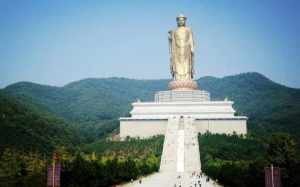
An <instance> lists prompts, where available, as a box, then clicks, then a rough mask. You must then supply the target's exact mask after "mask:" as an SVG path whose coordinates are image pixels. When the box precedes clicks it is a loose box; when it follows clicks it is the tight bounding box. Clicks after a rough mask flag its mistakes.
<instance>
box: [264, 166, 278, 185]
mask: <svg viewBox="0 0 300 187" xmlns="http://www.w3.org/2000/svg"><path fill="white" fill-rule="evenodd" d="M265 187H281V174H280V168H279V167H273V166H271V167H265Z"/></svg>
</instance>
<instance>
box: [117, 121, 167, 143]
mask: <svg viewBox="0 0 300 187" xmlns="http://www.w3.org/2000/svg"><path fill="white" fill-rule="evenodd" d="M167 123H168V120H167V119H165V120H149V119H148V120H147V119H144V120H121V121H120V137H121V139H124V138H126V137H127V136H130V137H133V138H137V137H140V138H149V137H151V136H155V135H164V134H165V131H166V126H167Z"/></svg>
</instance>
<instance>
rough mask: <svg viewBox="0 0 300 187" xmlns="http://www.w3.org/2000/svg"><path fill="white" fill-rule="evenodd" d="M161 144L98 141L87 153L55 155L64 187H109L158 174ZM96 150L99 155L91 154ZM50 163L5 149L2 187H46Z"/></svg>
mask: <svg viewBox="0 0 300 187" xmlns="http://www.w3.org/2000/svg"><path fill="white" fill-rule="evenodd" d="M162 145H163V137H162V136H158V137H153V138H150V139H147V140H138V139H127V140H125V141H123V142H112V141H99V142H97V143H94V144H92V145H88V146H87V148H86V149H85V153H83V152H68V151H67V150H66V149H64V148H60V149H58V150H56V152H57V153H59V155H60V158H61V159H60V160H61V164H62V172H61V186H64V187H85V186H86V187H107V186H111V185H114V184H119V183H122V182H126V181H130V180H134V179H137V177H139V176H141V175H147V174H150V173H153V172H155V171H158V168H159V163H160V156H161V152H162ZM110 146H112V149H110ZM93 148H95V150H96V151H97V153H95V152H91V151H93V150H94V149H93ZM90 149H91V150H90ZM130 151H133V153H131V152H130ZM49 164H51V161H50V160H49V159H48V160H47V159H46V157H44V156H42V155H40V154H37V153H31V152H21V151H17V150H13V149H8V148H6V149H5V150H4V152H3V153H2V154H1V155H0V186H3V187H20V186H24V187H27V186H28V187H39V186H45V184H46V166H47V165H49Z"/></svg>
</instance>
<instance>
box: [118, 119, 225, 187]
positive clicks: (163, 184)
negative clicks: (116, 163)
mask: <svg viewBox="0 0 300 187" xmlns="http://www.w3.org/2000/svg"><path fill="white" fill-rule="evenodd" d="M193 123H194V119H193V118H192V117H190V116H184V117H183V116H182V117H181V116H174V117H171V118H169V120H168V124H167V128H166V133H165V140H164V145H163V152H162V157H161V163H160V169H159V172H158V173H155V174H153V175H150V176H148V177H145V178H142V179H140V180H138V181H134V182H132V183H128V184H126V185H124V186H126V187H134V186H141V187H142V186H143V187H190V186H192V187H220V185H218V184H217V183H216V182H214V181H212V180H210V179H209V178H208V177H207V176H206V175H205V174H204V173H202V172H201V162H200V152H199V144H198V134H197V132H196V129H195V127H194V124H193Z"/></svg>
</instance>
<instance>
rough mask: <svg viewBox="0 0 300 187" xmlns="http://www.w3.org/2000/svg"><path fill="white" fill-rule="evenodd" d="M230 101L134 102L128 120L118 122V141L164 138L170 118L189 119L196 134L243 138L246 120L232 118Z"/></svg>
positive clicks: (242, 117)
mask: <svg viewBox="0 0 300 187" xmlns="http://www.w3.org/2000/svg"><path fill="white" fill-rule="evenodd" d="M232 104H233V102H232V101H204V102H136V103H133V104H132V105H133V109H132V111H131V112H130V114H131V117H126V118H120V138H121V139H124V138H126V137H127V136H130V137H140V138H149V137H151V136H155V135H164V134H165V132H166V127H167V124H168V120H169V119H170V118H171V117H173V116H191V117H192V118H193V119H195V121H194V125H195V129H196V131H197V133H205V132H207V131H209V132H211V133H218V134H223V133H225V134H233V133H236V134H246V133H247V119H248V118H247V117H245V116H235V115H234V113H235V110H234V109H233V108H232Z"/></svg>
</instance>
